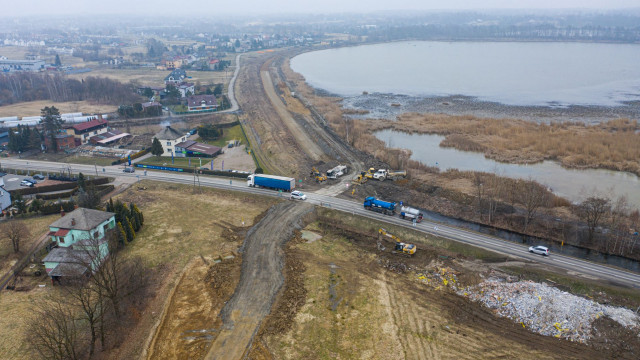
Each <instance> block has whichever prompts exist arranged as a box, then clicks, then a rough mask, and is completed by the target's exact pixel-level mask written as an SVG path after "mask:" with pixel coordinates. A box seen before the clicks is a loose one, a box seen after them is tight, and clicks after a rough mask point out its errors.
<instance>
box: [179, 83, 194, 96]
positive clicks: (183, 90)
mask: <svg viewBox="0 0 640 360" xmlns="http://www.w3.org/2000/svg"><path fill="white" fill-rule="evenodd" d="M177 89H178V91H179V92H180V97H187V96H189V95H193V94H194V93H195V87H194V84H193V83H186V82H185V83H182V84H180V85H178V87H177Z"/></svg>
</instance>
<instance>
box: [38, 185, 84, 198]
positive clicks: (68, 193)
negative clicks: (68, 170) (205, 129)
mask: <svg viewBox="0 0 640 360" xmlns="http://www.w3.org/2000/svg"><path fill="white" fill-rule="evenodd" d="M76 191H78V187H74V188H73V189H71V190H69V191H65V192H59V193H55V194H36V199H40V200H57V199H67V198H69V197H71V196H73V194H74V193H75V192H76Z"/></svg>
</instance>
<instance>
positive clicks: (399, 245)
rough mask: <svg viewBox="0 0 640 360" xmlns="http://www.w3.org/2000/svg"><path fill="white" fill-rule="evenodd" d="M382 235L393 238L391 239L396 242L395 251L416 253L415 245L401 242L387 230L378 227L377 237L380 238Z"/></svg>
mask: <svg viewBox="0 0 640 360" xmlns="http://www.w3.org/2000/svg"><path fill="white" fill-rule="evenodd" d="M382 236H386V237H390V238H391V239H393V241H394V242H395V243H396V246H395V249H394V250H395V251H398V252H401V253H403V254H405V255H408V256H412V255H413V254H415V253H416V250H417V248H416V246H415V245H413V244H406V243H403V242H402V241H400V239H399V238H398V237H397V236H395V235H393V234H391V233H389V232H387V230H385V229H383V228H380V229H379V230H378V239H380V238H381V237H382Z"/></svg>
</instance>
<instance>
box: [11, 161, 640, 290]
mask: <svg viewBox="0 0 640 360" xmlns="http://www.w3.org/2000/svg"><path fill="white" fill-rule="evenodd" d="M0 163H1V164H2V166H3V167H8V168H12V169H24V170H38V171H55V172H59V171H61V170H63V169H64V170H65V171H68V169H69V167H70V168H71V171H72V172H74V173H78V172H80V171H81V172H83V173H85V174H88V175H92V174H95V171H96V169H95V167H94V166H91V165H79V164H68V165H67V164H62V163H55V162H46V161H32V160H17V159H4V160H2V161H0ZM103 169H104V172H103V171H102V170H103ZM98 173H99V174H100V175H107V176H123V177H138V178H139V179H149V180H154V181H164V182H173V183H181V184H187V185H192V184H193V175H189V174H181V173H168V172H155V171H149V172H148V173H147V175H144V172H143V171H142V170H138V171H137V172H136V173H133V174H129V173H123V172H122V167H117V166H109V167H104V168H98ZM200 184H201V186H207V187H214V188H218V189H224V190H234V191H242V192H247V193H253V194H259V195H268V196H274V197H278V196H284V195H282V194H280V193H278V192H275V191H272V190H265V189H257V188H251V187H248V186H247V184H246V181H245V180H243V179H231V180H230V179H225V178H218V177H209V176H200ZM307 202H309V203H311V204H314V205H320V206H324V207H328V208H332V209H335V210H339V211H344V212H348V213H352V214H354V215H360V216H365V217H368V218H372V219H376V220H378V221H382V222H386V223H391V224H394V225H398V226H403V227H406V228H413V229H414V230H417V231H420V232H423V233H425V234H431V235H438V236H441V237H444V238H447V239H450V240H455V241H458V242H461V243H465V244H469V245H474V246H478V247H481V248H484V249H487V250H491V251H495V252H498V253H502V254H505V255H511V256H515V257H518V258H521V259H526V260H531V261H536V262H539V263H542V264H547V265H550V266H554V267H557V268H561V269H565V270H568V271H573V272H576V273H580V274H583V275H586V276H589V277H595V278H599V279H602V280H607V281H611V282H615V283H618V284H621V285H626V286H631V287H634V288H640V274H637V273H633V272H630V271H626V270H623V269H619V268H615V267H611V266H607V265H603V264H598V263H593V262H590V261H586V260H581V259H576V258H572V257H569V256H565V255H560V254H553V256H550V257H548V258H545V257H542V256H539V255H534V254H531V253H529V252H528V248H527V246H525V245H521V244H516V243H512V242H509V241H505V240H502V239H500V238H496V237H493V236H489V235H485V234H480V233H476V232H473V231H470V230H466V229H459V228H456V227H453V226H448V225H444V224H440V223H434V222H430V221H423V222H421V223H419V224H417V226H416V227H413V226H412V223H411V222H409V221H406V220H403V219H400V218H398V217H392V216H385V215H382V214H378V213H375V212H371V211H367V210H365V209H364V208H363V207H362V204H360V203H359V202H355V201H351V200H345V199H339V198H335V197H332V196H327V195H322V194H318V193H310V192H307Z"/></svg>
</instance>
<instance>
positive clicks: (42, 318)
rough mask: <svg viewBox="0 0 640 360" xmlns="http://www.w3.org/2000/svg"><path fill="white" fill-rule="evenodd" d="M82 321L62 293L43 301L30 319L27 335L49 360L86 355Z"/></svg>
mask: <svg viewBox="0 0 640 360" xmlns="http://www.w3.org/2000/svg"><path fill="white" fill-rule="evenodd" d="M82 330H83V329H82V322H81V320H79V319H77V318H76V316H75V314H74V311H73V310H72V308H71V307H70V306H68V305H67V304H66V303H65V301H64V300H63V299H62V298H61V297H50V298H47V299H45V300H44V301H42V302H39V304H38V305H37V307H36V308H35V309H34V312H33V316H32V317H31V318H29V319H28V320H27V329H26V333H25V338H26V341H27V343H28V344H29V346H30V347H31V348H32V349H33V350H34V351H35V352H36V353H38V354H39V355H40V357H41V358H43V359H47V360H75V359H80V358H82V357H83V356H82V355H83V354H84V351H83V341H82V335H81V333H82Z"/></svg>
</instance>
